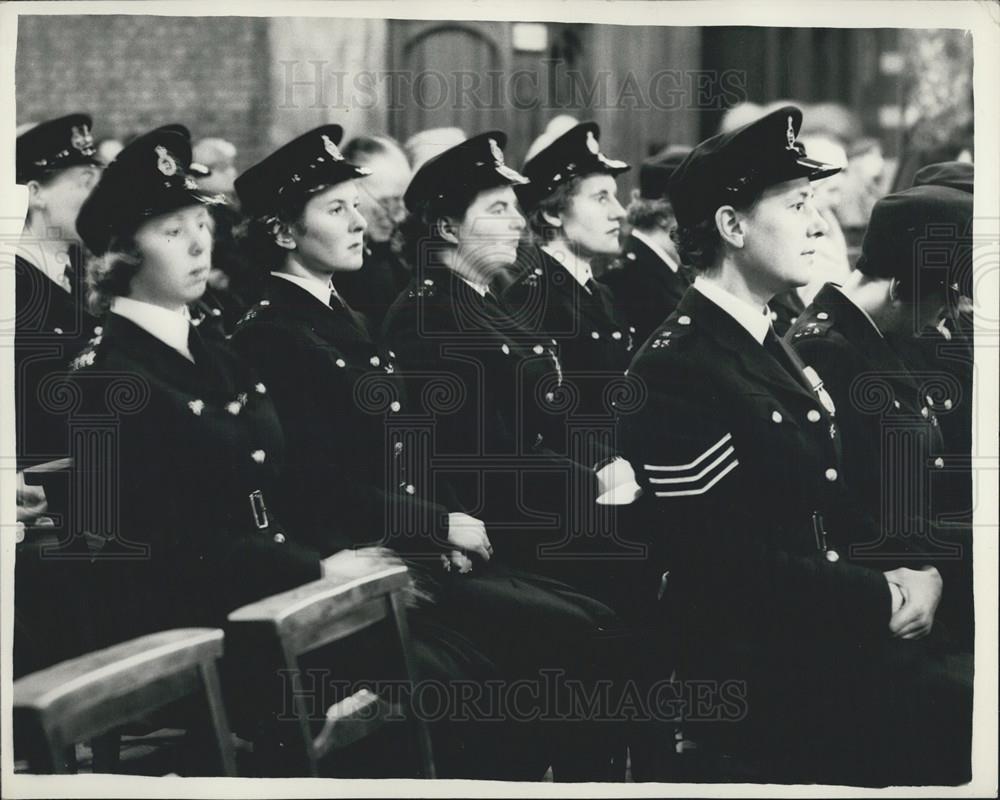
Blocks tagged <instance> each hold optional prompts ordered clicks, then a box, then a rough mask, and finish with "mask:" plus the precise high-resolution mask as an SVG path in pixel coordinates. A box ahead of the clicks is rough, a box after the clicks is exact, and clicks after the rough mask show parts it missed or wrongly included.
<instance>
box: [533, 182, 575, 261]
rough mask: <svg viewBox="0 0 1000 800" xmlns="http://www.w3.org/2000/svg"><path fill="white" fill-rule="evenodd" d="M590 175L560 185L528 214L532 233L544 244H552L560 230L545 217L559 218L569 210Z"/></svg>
mask: <svg viewBox="0 0 1000 800" xmlns="http://www.w3.org/2000/svg"><path fill="white" fill-rule="evenodd" d="M587 177H590V176H589V175H577V176H576V177H573V178H570V179H569V180H568V181H566V182H565V183H561V184H559V185H558V186H557V187H556V188H555V191H553V192H552V194H550V195H549V196H548V197H546V198H545V199H544V200H541V201H540V202H539V203H538V205H537V206H535V207H534V208H533V209H532V210H531V211H530V212H528V215H527V218H528V227H529V228H530V229H531V232H532V233H533V234H534V235H535V236H536V237H537V238H538V239H539V240H540V241H541V242H542V243H543V244H544V243H546V242H551V241H552V240H553V239H555V238H556V236H558V234H559V231H560V229H559V228H558V227H556V226H554V225H552V223H551V222H549V221H548V220H546V219H545V215H546V214H548V215H549V216H550V217H554V216H558V215H559V214H563V213H565V212H566V211H567V210H568V209H569V204H570V202H571V201H572V199H573V195H574V194H576V190H577V189H578V188H580V184H581V183H583V179H584V178H587Z"/></svg>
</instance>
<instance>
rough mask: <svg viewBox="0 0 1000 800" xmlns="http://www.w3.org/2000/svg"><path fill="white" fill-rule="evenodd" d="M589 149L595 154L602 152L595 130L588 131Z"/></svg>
mask: <svg viewBox="0 0 1000 800" xmlns="http://www.w3.org/2000/svg"><path fill="white" fill-rule="evenodd" d="M587 149H588V150H589V151H590V152H591V153H593V154H594V155H595V156H596V155H597V154H598V153H599V152H601V146H600V145H599V144H598V143H597V139H595V138H594V132H593V131H587Z"/></svg>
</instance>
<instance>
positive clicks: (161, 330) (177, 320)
mask: <svg viewBox="0 0 1000 800" xmlns="http://www.w3.org/2000/svg"><path fill="white" fill-rule="evenodd" d="M186 311H187V309H186V308H185V313H183V314H180V313H178V312H176V311H170V310H169V309H166V308H162V307H160V306H156V305H153V304H152V303H146V302H144V301H142V300H135V299H133V298H131V297H116V298H115V299H114V300H113V301H112V303H111V313H112V314H117V315H118V316H120V317H125V319H127V320H129V321H131V322H134V323H135V324H136V325H138V326H139V327H140V328H142V329H143V330H144V331H146V332H147V333H148V334H150V335H151V336H155V337H156V338H157V339H159V340H160V341H161V342H163V343H164V344H165V345H167V347H170V348H172V349H173V350H176V351H177V352H178V353H180V354H181V355H182V356H184V358H186V359H188V360H189V361H194V357H193V356H192V355H191V351H190V350H189V349H188V331H189V330H190V328H191V321H190V317H189V316H188V314H187V313H186Z"/></svg>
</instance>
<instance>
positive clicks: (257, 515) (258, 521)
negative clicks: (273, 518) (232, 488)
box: [250, 489, 271, 531]
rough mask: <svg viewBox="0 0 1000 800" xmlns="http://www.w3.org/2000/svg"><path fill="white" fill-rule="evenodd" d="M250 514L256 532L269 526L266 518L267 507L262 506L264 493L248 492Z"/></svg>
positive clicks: (259, 491) (257, 490) (257, 491)
mask: <svg viewBox="0 0 1000 800" xmlns="http://www.w3.org/2000/svg"><path fill="white" fill-rule="evenodd" d="M250 513H251V514H253V521H254V524H255V525H256V526H257V530H261V531H262V530H264V529H265V528H266V527H267V526H268V525H270V524H271V523H270V520H268V518H267V506H266V505H264V493H263V492H262V491H261V490H260V489H256V490H254V491H252V492H250Z"/></svg>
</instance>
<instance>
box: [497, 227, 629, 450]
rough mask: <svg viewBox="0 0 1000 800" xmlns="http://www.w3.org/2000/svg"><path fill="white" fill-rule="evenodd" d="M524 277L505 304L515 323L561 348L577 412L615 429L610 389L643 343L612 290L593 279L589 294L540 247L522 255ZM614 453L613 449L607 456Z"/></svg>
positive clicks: (520, 266)
mask: <svg viewBox="0 0 1000 800" xmlns="http://www.w3.org/2000/svg"><path fill="white" fill-rule="evenodd" d="M518 252H519V259H520V260H521V261H522V262H523V263H519V264H518V265H517V269H518V270H519V272H520V276H521V277H520V278H519V279H518V280H517V281H516V282H515V283H514V284H512V285H511V286H510V287H508V289H507V290H506V291H505V292H504V295H503V300H504V302H505V304H506V305H507V307H508V308H509V309H510V315H511V316H512V318H513V319H514V321H515V323H516V324H517V325H518V326H520V327H521V328H523V329H524V330H526V331H528V332H530V333H533V334H535V335H536V336H540V337H543V338H545V339H555V340H556V342H557V343H558V345H559V360H560V362H561V363H562V369H563V374H564V378H565V380H566V382H567V383H568V384H569V385H570V386H572V387H573V388H574V395H575V397H576V403H575V405H574V407H573V409H572V414H573V415H576V416H578V417H585V418H588V419H589V420H591V422H592V424H601V425H606V426H607V427H608V428H609V429H610V427H611V426H612V425H613V414H614V411H613V407H612V405H611V402H610V397H609V393H608V387H609V385H610V384H613V383H615V382H616V381H617V379H620V378H621V376H622V375H623V374H624V372H625V370H626V369H627V368H628V365H629V361H630V359H631V358H632V356H633V355H634V353H635V350H636V349H637V348H638V346H639V345H640V344H641V341H638V340H637V339H636V334H635V330H634V329H633V328H634V326H632V327H630V326H629V324H628V323H627V322H626V320H625V319H623V318H622V316H621V315H620V313H619V312H618V311H617V310H616V309H615V307H614V303H613V299H612V296H611V291H610V290H609V289H608V288H607V287H606V286H604V285H603V284H601V283H599V282H597V281H594V283H593V286H592V288H591V289H590V290H588V289H587V288H585V287H583V286H581V285H580V283H579V282H578V281H577V280H576V279H575V278H574V277H573V276H572V275H571V274H570V272H569V271H568V270H567V269H566V268H565V267H563V266H562V265H561V264H560V263H559V262H558V261H556V260H555V259H554V258H553V257H552V256H550V255H549V254H548V253H546V252H545V251H544V250H542V249H541V248H539V247H524V248H521V249H520V250H519V251H518ZM611 455H613V449H611V450H606V451H605V452H604V453H603V456H604V457H605V458H607V457H610V456H611Z"/></svg>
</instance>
